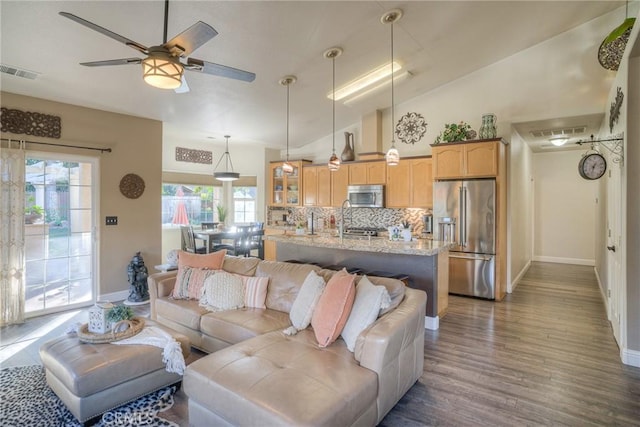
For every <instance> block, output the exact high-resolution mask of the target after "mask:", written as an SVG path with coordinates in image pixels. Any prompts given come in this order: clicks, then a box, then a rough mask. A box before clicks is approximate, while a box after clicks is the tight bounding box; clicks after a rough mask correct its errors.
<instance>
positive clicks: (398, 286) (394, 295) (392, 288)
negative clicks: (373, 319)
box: [356, 276, 406, 316]
mask: <svg viewBox="0 0 640 427" xmlns="http://www.w3.org/2000/svg"><path fill="white" fill-rule="evenodd" d="M367 278H368V279H369V281H370V282H371V283H373V284H374V285H377V286H384V287H385V288H387V292H389V297H391V304H389V307H387V308H383V309H381V310H380V314H379V316H382V315H383V314H387V313H388V312H390V311H393V310H394V309H395V308H396V307H397V306H399V305H400V303H401V302H402V300H403V299H404V293H405V289H406V286H405V285H404V283H402V282H401V281H400V280H396V279H389V278H386V277H373V276H367ZM356 282H357V280H356Z"/></svg>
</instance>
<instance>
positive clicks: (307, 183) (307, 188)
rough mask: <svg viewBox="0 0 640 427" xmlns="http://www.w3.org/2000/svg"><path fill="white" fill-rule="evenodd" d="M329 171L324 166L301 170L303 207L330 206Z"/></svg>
mask: <svg viewBox="0 0 640 427" xmlns="http://www.w3.org/2000/svg"><path fill="white" fill-rule="evenodd" d="M330 174H331V171H329V168H328V167H327V166H326V165H322V166H305V167H303V168H302V182H303V186H302V188H303V204H304V206H330V205H331V176H330Z"/></svg>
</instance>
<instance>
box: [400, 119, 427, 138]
mask: <svg viewBox="0 0 640 427" xmlns="http://www.w3.org/2000/svg"><path fill="white" fill-rule="evenodd" d="M426 132H427V122H426V121H425V120H424V117H422V114H420V113H407V114H405V115H404V116H402V117H401V118H400V120H398V124H397V125H396V129H395V133H396V135H397V136H398V139H400V141H402V142H404V143H405V144H415V143H416V142H418V141H420V140H421V139H422V137H423V136H424V134H425V133H426Z"/></svg>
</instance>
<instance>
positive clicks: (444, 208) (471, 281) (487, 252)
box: [433, 179, 496, 299]
mask: <svg viewBox="0 0 640 427" xmlns="http://www.w3.org/2000/svg"><path fill="white" fill-rule="evenodd" d="M495 194H496V182H495V180H494V179H469V180H460V181H437V182H435V183H434V187H433V224H434V238H435V239H437V240H446V241H452V242H456V246H455V247H453V248H452V249H451V250H450V252H449V293H452V294H459V295H469V296H474V297H479V298H486V299H495V277H496V263H495V254H496V198H495Z"/></svg>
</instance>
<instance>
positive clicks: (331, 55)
mask: <svg viewBox="0 0 640 427" xmlns="http://www.w3.org/2000/svg"><path fill="white" fill-rule="evenodd" d="M340 55H342V48H339V47H332V48H331V49H327V50H326V51H325V52H324V54H323V56H324V57H325V58H327V59H330V60H331V65H332V66H333V80H332V88H333V96H332V97H331V99H332V107H333V125H332V132H331V146H332V150H333V151H332V154H331V157H330V158H329V162H328V163H327V166H328V167H329V170H330V171H331V172H335V171H337V170H338V169H340V159H339V158H338V156H336V58H337V57H338V56H340Z"/></svg>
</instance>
